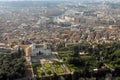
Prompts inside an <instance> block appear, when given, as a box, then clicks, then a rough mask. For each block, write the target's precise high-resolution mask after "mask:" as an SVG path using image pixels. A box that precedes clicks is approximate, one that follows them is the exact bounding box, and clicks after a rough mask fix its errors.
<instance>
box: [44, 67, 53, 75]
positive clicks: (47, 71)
mask: <svg viewBox="0 0 120 80" xmlns="http://www.w3.org/2000/svg"><path fill="white" fill-rule="evenodd" d="M45 72H46V73H47V74H48V75H49V72H51V75H52V74H53V70H52V69H51V68H50V69H46V70H45Z"/></svg>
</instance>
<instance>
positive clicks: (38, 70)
mask: <svg viewBox="0 0 120 80" xmlns="http://www.w3.org/2000/svg"><path fill="white" fill-rule="evenodd" d="M36 71H37V75H38V77H41V73H42V72H43V70H41V69H40V67H37V68H36Z"/></svg>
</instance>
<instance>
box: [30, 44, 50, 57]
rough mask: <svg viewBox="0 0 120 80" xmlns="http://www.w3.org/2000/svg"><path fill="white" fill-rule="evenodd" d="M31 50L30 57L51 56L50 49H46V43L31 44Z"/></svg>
mask: <svg viewBox="0 0 120 80" xmlns="http://www.w3.org/2000/svg"><path fill="white" fill-rule="evenodd" d="M31 47H32V50H31V53H30V54H31V56H37V55H41V54H43V55H46V56H48V55H50V54H51V49H49V48H48V45H47V43H44V44H32V45H31Z"/></svg>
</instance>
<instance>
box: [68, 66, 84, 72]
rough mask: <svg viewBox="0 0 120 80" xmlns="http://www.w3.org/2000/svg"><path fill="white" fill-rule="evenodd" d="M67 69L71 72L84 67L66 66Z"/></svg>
mask: <svg viewBox="0 0 120 80" xmlns="http://www.w3.org/2000/svg"><path fill="white" fill-rule="evenodd" d="M68 67H69V69H70V71H72V72H74V71H76V70H80V69H83V68H84V66H74V65H68Z"/></svg>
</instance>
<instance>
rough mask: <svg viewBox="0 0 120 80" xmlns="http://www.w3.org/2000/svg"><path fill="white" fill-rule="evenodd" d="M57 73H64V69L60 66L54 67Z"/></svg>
mask: <svg viewBox="0 0 120 80" xmlns="http://www.w3.org/2000/svg"><path fill="white" fill-rule="evenodd" d="M56 72H57V73H64V70H63V69H62V68H56Z"/></svg>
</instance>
